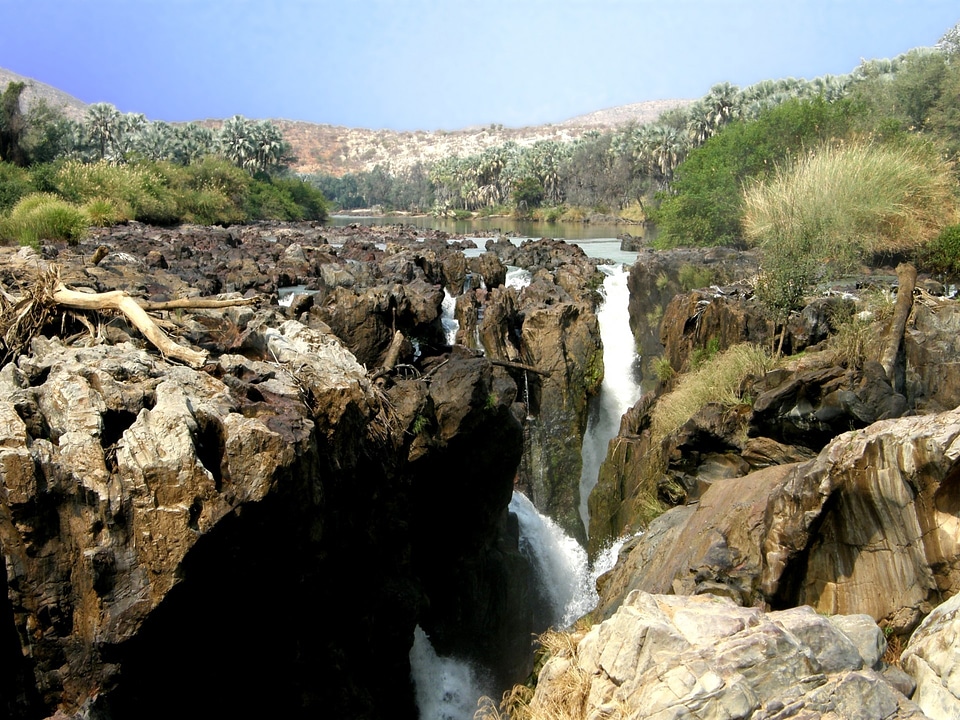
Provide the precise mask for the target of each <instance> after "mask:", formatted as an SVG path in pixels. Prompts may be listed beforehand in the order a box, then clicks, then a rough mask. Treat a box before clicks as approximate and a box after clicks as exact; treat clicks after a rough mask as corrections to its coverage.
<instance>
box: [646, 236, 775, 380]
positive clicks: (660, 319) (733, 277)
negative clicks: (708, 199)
mask: <svg viewBox="0 0 960 720" xmlns="http://www.w3.org/2000/svg"><path fill="white" fill-rule="evenodd" d="M758 268H759V261H758V258H757V256H756V255H755V254H754V253H742V252H737V251H735V250H728V249H725V248H709V249H703V250H695V249H677V250H669V251H664V252H657V251H653V250H650V249H642V250H641V252H640V254H639V255H638V256H637V261H636V262H635V263H634V264H633V266H632V267H631V268H630V276H629V278H628V285H629V288H630V307H629V310H630V329H631V330H632V331H633V336H634V338H636V343H637V352H638V354H639V355H640V359H641V363H642V370H643V377H644V380H645V381H646V384H647V385H649V384H651V383H652V381H653V379H654V378H655V377H656V373H655V372H654V370H653V367H652V365H651V363H652V362H653V361H654V360H655V359H657V358H658V357H660V356H661V355H663V354H664V343H663V342H662V339H661V335H660V328H661V327H664V328H665V329H666V328H667V327H668V321H667V320H666V312H667V309H668V306H670V304H671V301H672V300H673V299H674V297H675V296H677V295H680V294H682V293H686V292H689V291H690V290H693V289H695V288H697V287H706V286H710V285H716V286H718V288H720V287H724V286H727V285H729V284H731V283H737V282H739V281H741V280H744V279H746V278H750V277H752V276H753V275H755V274H756V272H757V269H758ZM714 295H720V293H719V292H713V293H710V296H711V297H712V296H714ZM675 312H676V311H675ZM687 317H692V315H688V316H687ZM684 320H685V321H686V317H685V318H684ZM688 331H689V330H688ZM709 339H710V336H709V335H706V333H702V337H701V338H700V342H701V345H699V346H698V345H695V344H693V345H692V347H705V346H706V343H707V341H708V340H709ZM667 357H669V358H670V361H671V364H673V366H674V368H679V367H680V363H681V360H680V358H679V356H678V357H677V358H674V357H672V355H671V354H668V355H667ZM674 363H676V364H674Z"/></svg>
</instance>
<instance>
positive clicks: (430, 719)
mask: <svg viewBox="0 0 960 720" xmlns="http://www.w3.org/2000/svg"><path fill="white" fill-rule="evenodd" d="M410 668H411V674H412V675H413V683H414V687H415V688H416V696H417V707H418V708H419V709H420V720H469V719H470V718H472V717H473V714H474V712H476V710H477V701H478V700H479V699H480V697H481V696H482V695H488V696H489V695H491V689H490V688H488V687H485V685H486V683H484V681H483V680H482V679H481V676H482V672H480V671H478V670H476V669H475V668H474V667H473V666H472V665H471V664H470V663H468V662H465V661H463V660H457V659H456V658H449V657H440V656H438V655H437V653H436V652H435V651H434V649H433V645H431V644H430V638H428V637H427V634H426V633H425V632H424V631H423V630H421V629H420V626H419V625H418V626H417V627H416V628H415V629H414V632H413V647H412V648H411V649H410Z"/></svg>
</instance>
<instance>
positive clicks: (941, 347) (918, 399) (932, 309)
mask: <svg viewBox="0 0 960 720" xmlns="http://www.w3.org/2000/svg"><path fill="white" fill-rule="evenodd" d="M903 345H904V353H905V355H906V362H907V390H906V392H907V395H908V396H909V398H910V400H911V402H912V403H913V404H916V405H917V408H918V410H920V411H923V412H938V411H941V410H949V409H951V408H954V407H956V406H957V405H960V366H958V365H957V363H956V361H955V358H956V357H958V355H960V307H958V304H957V302H956V301H946V302H938V303H935V304H934V303H933V302H931V303H930V304H929V305H928V304H926V303H920V302H917V303H915V304H914V310H913V315H912V316H911V323H910V324H909V325H908V326H907V329H906V331H905V332H904V336H903Z"/></svg>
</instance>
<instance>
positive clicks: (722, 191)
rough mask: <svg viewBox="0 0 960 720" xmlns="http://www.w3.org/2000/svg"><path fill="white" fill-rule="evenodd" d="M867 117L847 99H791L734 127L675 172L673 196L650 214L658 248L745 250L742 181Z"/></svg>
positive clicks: (693, 153)
mask: <svg viewBox="0 0 960 720" xmlns="http://www.w3.org/2000/svg"><path fill="white" fill-rule="evenodd" d="M862 113H863V109H862V108H860V107H858V106H855V105H854V104H852V103H850V102H846V101H839V102H835V103H828V102H827V101H826V100H824V99H823V98H815V99H812V100H788V101H786V102H783V103H782V104H780V105H777V106H776V107H774V108H773V109H771V110H767V111H764V112H763V113H761V114H760V116H759V117H758V118H757V119H756V120H752V121H749V122H745V121H742V120H741V121H737V122H732V123H730V124H729V125H728V126H726V127H725V128H724V129H723V131H722V132H720V133H718V134H717V135H715V136H713V137H711V138H710V139H708V140H707V141H706V142H705V144H704V145H703V146H702V147H700V148H698V149H696V150H693V151H691V153H690V154H689V156H688V157H687V159H686V161H684V163H683V164H682V165H680V166H679V167H678V168H677V170H676V175H675V180H674V182H673V184H672V185H671V192H670V194H668V195H664V196H663V197H662V202H661V204H660V206H659V208H657V209H656V210H655V211H654V212H653V213H652V215H653V220H654V221H655V222H656V223H657V225H658V228H659V235H658V237H657V241H656V242H657V245H658V246H660V247H674V246H678V245H694V246H709V245H733V246H736V245H740V244H741V243H742V234H743V233H742V229H741V225H740V216H741V213H742V210H743V201H742V191H741V187H742V185H743V183H745V182H746V181H747V179H748V178H756V177H760V178H763V177H766V176H767V175H768V174H769V173H770V172H772V171H774V170H775V168H776V167H778V165H781V164H783V163H784V162H785V161H787V160H789V159H790V158H792V157H794V156H795V155H797V154H798V153H800V152H802V151H803V150H804V148H807V147H813V146H816V145H817V144H819V143H820V142H821V141H822V140H825V139H829V138H833V137H843V136H845V135H847V134H849V132H850V131H851V129H852V128H853V127H854V126H855V125H856V124H857V123H858V122H859V118H860V117H861V116H862Z"/></svg>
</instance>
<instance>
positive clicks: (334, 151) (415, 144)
mask: <svg viewBox="0 0 960 720" xmlns="http://www.w3.org/2000/svg"><path fill="white" fill-rule="evenodd" d="M10 82H24V83H26V85H27V87H26V88H25V89H24V92H23V95H22V98H23V99H24V101H25V106H26V108H29V107H30V106H31V104H32V103H34V102H36V100H38V99H41V98H42V99H43V100H45V101H46V102H47V103H48V104H49V105H50V106H52V107H57V108H60V109H61V110H62V111H63V112H64V114H65V115H66V116H67V117H69V118H71V119H74V120H79V119H81V118H82V117H83V115H84V113H85V112H86V108H87V103H85V102H83V101H82V100H79V99H77V98H75V97H73V96H72V95H70V94H68V93H66V92H63V91H62V90H58V89H57V88H55V87H52V86H50V85H47V84H46V83H42V82H40V81H38V80H34V79H32V78H29V77H26V76H24V75H20V74H18V73H15V72H12V71H10V70H5V69H3V68H0V90H2V89H3V88H5V87H6V86H7V83H10ZM107 102H108V101H107ZM691 102H693V101H692V100H649V101H646V102H638V103H631V104H629V105H621V106H619V107H613V108H607V109H605V110H598V111H596V112H592V113H588V114H586V115H580V116H578V117H575V118H571V119H569V120H564V121H562V122H559V123H553V124H546V125H537V126H532V127H524V128H508V127H504V126H503V125H499V124H494V125H489V126H485V127H471V128H466V129H463V130H453V131H447V130H432V131H426V130H417V131H412V132H411V131H406V132H399V131H396V130H369V129H365V128H348V127H343V126H338V125H325V124H320V123H311V122H305V121H301V120H284V119H272V122H273V123H274V124H276V125H277V126H278V127H279V128H280V129H281V130H282V131H283V135H284V138H285V139H286V140H287V142H288V143H290V146H291V149H292V151H293V155H294V156H295V157H296V161H294V162H293V163H292V164H291V167H292V169H293V170H294V171H295V172H298V173H317V172H320V173H327V174H330V175H337V176H340V175H344V174H346V173H350V172H361V171H369V170H372V169H373V168H374V167H376V166H378V165H380V166H381V167H387V168H389V169H390V170H391V171H393V172H398V171H403V170H405V169H407V168H410V167H412V166H414V165H415V164H416V163H418V162H421V163H424V164H429V163H432V162H435V161H437V160H439V159H441V158H443V157H447V156H450V155H457V156H466V155H472V154H474V153H479V152H483V150H485V149H487V148H489V147H494V146H497V145H501V144H503V143H505V142H509V141H512V142H515V143H517V144H518V145H521V146H527V145H532V144H534V143H535V142H538V141H540V140H557V141H562V142H571V141H573V140H576V139H577V138H579V137H581V136H582V135H583V134H584V133H586V132H588V131H590V130H601V131H603V130H609V129H611V128H614V127H617V126H619V125H623V124H625V123H629V122H633V123H637V124H644V123H649V122H653V121H654V120H656V119H657V117H659V116H660V114H661V113H663V112H665V111H667V110H670V109H672V108H675V107H682V106H684V105H688V104H690V103H691ZM198 122H202V123H203V124H204V125H209V126H219V125H220V124H221V123H222V122H223V120H213V119H208V120H202V121H198Z"/></svg>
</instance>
